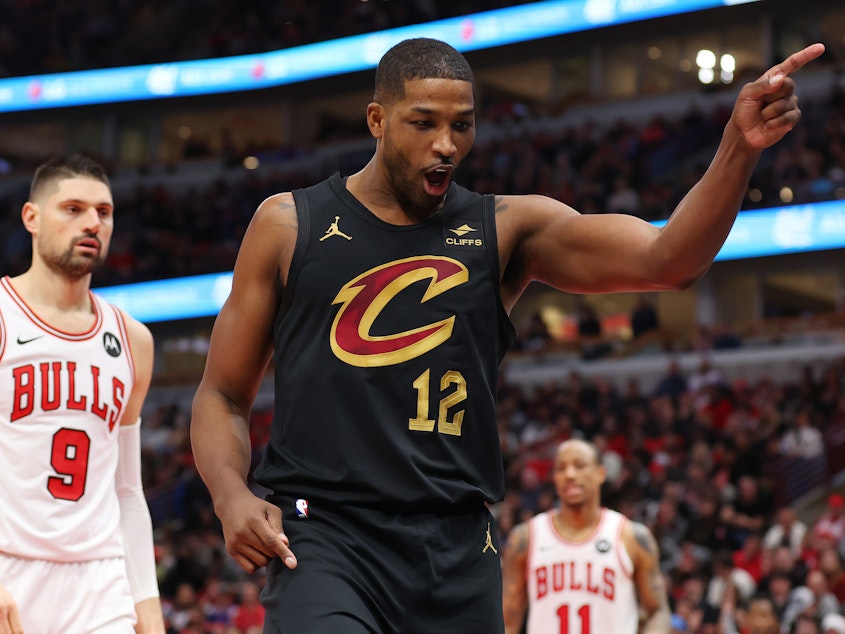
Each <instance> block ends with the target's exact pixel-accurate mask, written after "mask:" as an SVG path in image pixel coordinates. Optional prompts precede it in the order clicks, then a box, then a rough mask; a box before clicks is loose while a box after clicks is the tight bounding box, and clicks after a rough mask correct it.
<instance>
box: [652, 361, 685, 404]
mask: <svg viewBox="0 0 845 634" xmlns="http://www.w3.org/2000/svg"><path fill="white" fill-rule="evenodd" d="M687 383H688V379H687V377H686V376H685V375H684V373H683V371H682V370H681V366H680V364H679V363H678V362H677V361H676V360H675V359H672V360H671V361H670V362H669V366H668V367H667V369H666V374H665V375H663V376H662V377H661V379H660V381H659V382H658V383H657V386H656V387H655V388H654V393H653V396H668V397H669V398H671V399H672V400H673V401H674V402H676V403H677V402H678V399H680V397H681V395H682V394H683V393H684V392H686V390H687Z"/></svg>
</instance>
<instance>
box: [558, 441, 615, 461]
mask: <svg viewBox="0 0 845 634" xmlns="http://www.w3.org/2000/svg"><path fill="white" fill-rule="evenodd" d="M568 444H579V445H581V446H583V447H586V448H587V449H588V450H589V451H590V452H591V453H592V454H593V461H594V462H595V464H596V465H598V466H601V465H602V464H604V463H603V462H602V457H601V451H599V448H598V447H597V446H596V444H595V443H593V442H590V441H589V440H584V439H583V438H568V439H567V440H564V441H563V442H561V443H560V444H559V445H558V446H557V451H558V452H559V451H560V450H561V449H562V448H563V446H564V445H568ZM555 453H557V452H555Z"/></svg>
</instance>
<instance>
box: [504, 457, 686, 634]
mask: <svg viewBox="0 0 845 634" xmlns="http://www.w3.org/2000/svg"><path fill="white" fill-rule="evenodd" d="M606 476H607V473H606V471H605V468H604V465H603V464H602V462H601V456H600V455H599V451H598V449H597V448H596V447H595V446H594V445H593V444H591V443H588V442H586V441H583V440H567V441H566V442H564V443H562V444H561V445H560V447H558V450H557V455H556V456H555V461H554V467H553V470H552V480H553V482H554V485H555V490H556V491H557V494H558V497H559V499H560V505H559V506H558V507H557V508H556V509H553V510H551V511H546V512H544V513H540V514H538V515H535V516H534V517H533V518H531V519H530V520H529V521H527V522H524V523H522V524H517V525H516V526H514V528H513V530H512V531H511V534H510V537H509V539H508V544H507V548H506V549H505V553H504V557H503V566H502V571H503V576H504V584H503V593H502V597H503V604H504V616H505V633H506V634H520V632H522V631H523V630H522V627H523V624H524V621H525V614H526V611H527V612H528V621H527V623H525V632H526V634H546V633H548V632H571V633H572V634H591V633H594V632H613V633H614V634H636V633H637V632H641V633H642V634H657V633H661V634H665V633H666V632H668V631H669V627H670V625H669V622H670V619H671V616H672V614H671V612H670V610H669V603H668V598H667V595H666V585H665V583H664V581H663V577H662V575H661V573H660V565H659V564H660V557H659V556H658V552H657V544H656V542H655V540H654V537H653V536H652V534H651V532H650V531H649V530H648V528H646V527H645V526H643V525H642V524H639V523H636V522H632V521H629V520H628V519H627V518H626V517H625V516H624V515H622V514H620V513H617V512H616V511H613V510H611V509H608V508H605V507H603V506H602V505H601V485H602V484H603V483H604V481H605V477H606ZM641 612H642V613H643V615H644V617H645V618H644V620H643V622H642V623H640V613H641Z"/></svg>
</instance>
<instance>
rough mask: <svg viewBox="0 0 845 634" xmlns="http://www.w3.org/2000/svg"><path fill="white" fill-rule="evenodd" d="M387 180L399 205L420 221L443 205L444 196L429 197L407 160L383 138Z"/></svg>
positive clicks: (420, 176) (388, 140)
mask: <svg viewBox="0 0 845 634" xmlns="http://www.w3.org/2000/svg"><path fill="white" fill-rule="evenodd" d="M382 158H383V160H384V167H385V171H386V174H387V178H388V179H389V180H390V185H391V187H392V188H393V191H394V192H395V194H396V198H397V200H398V201H399V204H400V205H401V206H402V207H404V208H405V209H406V210H408V211H411V212H412V213H414V215H418V216H419V217H420V218H421V219H425V218H428V217H429V216H431V215H432V214H434V213H435V212H436V211H437V210H438V209H439V207H440V205H441V204H443V199H444V196H429V195H428V194H427V193H426V192H425V190H424V189H423V188H422V187H421V186H420V185H419V184H418V183H417V181H418V179H420V178H422V175H421V174H419V173H418V172H417V171H416V170H414V168H413V167H412V166H411V163H410V162H409V161H408V159H407V158H405V156H404V155H403V154H402V153H401V152H400V151H399V150H398V149H397V148H396V146H394V145H393V144H392V143H391V142H390V139H389V138H388V137H385V138H384V153H383V155H382Z"/></svg>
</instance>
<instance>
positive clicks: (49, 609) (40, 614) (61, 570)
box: [0, 553, 137, 634]
mask: <svg viewBox="0 0 845 634" xmlns="http://www.w3.org/2000/svg"><path fill="white" fill-rule="evenodd" d="M0 583H2V584H3V585H4V586H5V587H6V590H8V591H9V593H10V594H11V595H12V598H13V599H14V600H15V603H17V605H18V611H19V612H20V614H21V622H22V624H23V629H24V632H26V633H27V634H29V633H30V632H32V633H33V634H36V633H37V634H134V631H135V627H134V626H135V622H136V620H137V617H136V616H135V603H134V602H133V600H132V595H131V593H130V591H129V579H128V578H127V577H126V563H125V562H124V560H123V559H122V558H115V559H95V560H93V561H84V562H80V563H58V562H54V561H44V560H41V559H22V558H20V557H13V556H10V555H5V554H3V553H0Z"/></svg>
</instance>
